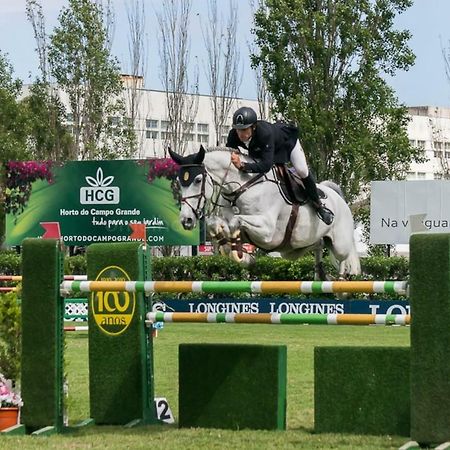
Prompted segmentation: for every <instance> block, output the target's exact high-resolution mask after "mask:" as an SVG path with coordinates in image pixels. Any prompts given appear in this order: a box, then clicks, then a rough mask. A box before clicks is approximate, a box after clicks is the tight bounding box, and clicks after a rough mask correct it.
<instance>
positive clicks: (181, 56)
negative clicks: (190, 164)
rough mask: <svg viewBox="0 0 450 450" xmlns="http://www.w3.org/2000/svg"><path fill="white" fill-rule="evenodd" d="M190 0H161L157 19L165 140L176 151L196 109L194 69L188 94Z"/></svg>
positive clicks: (190, 131) (179, 150)
mask: <svg viewBox="0 0 450 450" xmlns="http://www.w3.org/2000/svg"><path fill="white" fill-rule="evenodd" d="M191 6H192V2H191V0H163V2H162V12H157V17H158V23H159V55H160V60H161V81H162V84H163V86H164V90H165V91H166V100H167V117H168V122H169V126H168V129H167V135H166V136H167V138H166V142H167V143H168V144H169V145H171V146H172V148H173V149H175V151H176V152H177V153H179V154H180V155H182V154H184V152H185V151H186V144H187V141H188V140H189V136H192V135H193V131H194V130H193V129H192V127H193V121H194V118H195V116H196V114H197V109H198V73H197V74H196V75H195V82H194V85H193V92H192V94H189V92H188V88H189V76H188V68H189V61H190V41H189V21H190V15H191Z"/></svg>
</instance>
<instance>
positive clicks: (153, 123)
mask: <svg viewBox="0 0 450 450" xmlns="http://www.w3.org/2000/svg"><path fill="white" fill-rule="evenodd" d="M158 122H159V121H158V120H156V119H145V126H146V127H147V128H158Z"/></svg>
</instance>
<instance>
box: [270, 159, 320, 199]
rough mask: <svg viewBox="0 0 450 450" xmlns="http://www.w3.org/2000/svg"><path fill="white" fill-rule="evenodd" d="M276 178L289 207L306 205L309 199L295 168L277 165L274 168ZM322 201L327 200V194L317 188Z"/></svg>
mask: <svg viewBox="0 0 450 450" xmlns="http://www.w3.org/2000/svg"><path fill="white" fill-rule="evenodd" d="M273 171H274V174H275V177H276V179H277V181H278V189H279V190H280V194H281V196H282V197H283V198H284V200H285V202H286V203H288V204H289V205H293V204H297V205H304V204H305V203H308V201H309V198H308V196H307V194H306V190H305V187H304V185H303V181H302V179H301V178H300V177H299V176H298V175H297V173H296V172H295V170H294V169H293V168H288V167H286V165H285V164H276V165H275V166H274V167H273ZM317 192H318V194H319V198H320V199H325V198H327V196H326V194H325V193H324V192H323V191H322V190H321V189H320V188H319V187H317Z"/></svg>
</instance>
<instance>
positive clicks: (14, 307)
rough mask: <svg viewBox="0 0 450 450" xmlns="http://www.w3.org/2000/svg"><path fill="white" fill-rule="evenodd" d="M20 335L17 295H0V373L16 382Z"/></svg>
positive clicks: (18, 366)
mask: <svg viewBox="0 0 450 450" xmlns="http://www.w3.org/2000/svg"><path fill="white" fill-rule="evenodd" d="M21 334H22V333H21V323H20V304H19V301H18V298H17V294H16V293H15V292H9V293H8V294H4V295H1V294H0V373H2V374H3V375H4V376H5V378H7V379H11V380H15V381H16V382H17V381H18V380H19V378H20V355H21V342H22V341H21Z"/></svg>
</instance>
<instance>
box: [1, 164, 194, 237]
mask: <svg viewBox="0 0 450 450" xmlns="http://www.w3.org/2000/svg"><path fill="white" fill-rule="evenodd" d="M151 169H152V161H151V160H149V161H147V160H142V161H138V160H133V161H132V160H128V161H127V160H118V161H70V162H67V163H65V164H63V165H59V166H58V165H53V166H52V167H51V169H50V170H51V181H50V182H49V181H47V180H38V181H35V182H33V183H32V185H31V195H30V197H29V199H28V200H27V202H26V204H25V205H24V209H23V211H18V212H16V213H15V214H8V215H7V216H6V244H7V245H11V246H12V245H21V243H22V241H23V239H25V238H27V237H42V236H43V235H44V234H46V233H47V234H48V227H49V224H59V230H58V231H59V232H60V233H61V236H62V239H63V242H64V244H66V245H77V246H82V245H88V244H91V243H94V242H123V241H129V240H132V239H131V238H130V235H131V233H132V230H131V228H130V224H135V223H144V224H145V227H146V236H147V243H148V244H149V245H155V246H156V245H197V244H198V243H199V231H198V228H197V229H195V230H193V231H186V230H184V229H183V227H182V226H181V224H180V222H179V208H178V205H177V202H176V200H175V198H174V193H173V192H172V189H171V181H170V180H169V179H167V178H165V177H160V178H158V177H156V178H155V179H154V180H153V181H152V182H149V181H148V177H149V173H150V171H151Z"/></svg>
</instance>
